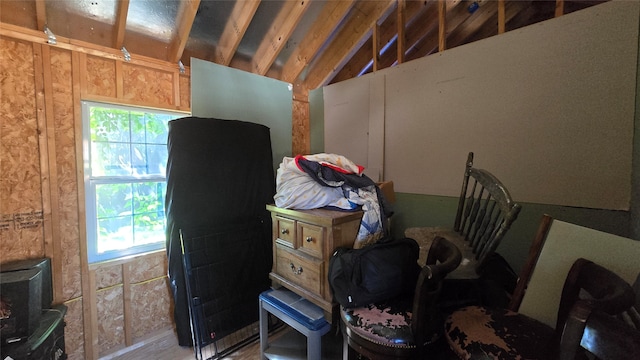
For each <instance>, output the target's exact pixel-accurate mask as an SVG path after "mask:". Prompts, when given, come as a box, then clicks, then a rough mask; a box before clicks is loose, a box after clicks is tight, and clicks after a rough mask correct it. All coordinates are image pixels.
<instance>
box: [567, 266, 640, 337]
mask: <svg viewBox="0 0 640 360" xmlns="http://www.w3.org/2000/svg"><path fill="white" fill-rule="evenodd" d="M585 292H586V294H588V296H585V294H584V293H585ZM578 300H581V301H583V302H587V303H589V304H591V305H592V306H593V307H594V308H595V309H598V310H599V311H604V312H606V313H607V314H610V315H618V314H620V313H622V312H624V311H626V310H628V309H629V308H631V307H632V306H633V305H634V304H635V301H636V295H635V293H634V291H633V288H632V287H631V285H629V283H627V282H626V281H625V280H624V279H622V278H621V277H620V276H618V275H617V274H616V273H614V272H613V271H611V270H609V269H607V268H605V267H603V266H601V265H598V264H596V263H594V262H593V261H590V260H586V259H583V258H579V259H577V260H576V261H575V262H574V263H573V265H572V266H571V269H569V273H568V274H567V277H566V279H565V282H564V286H563V287H562V295H561V297H560V305H559V306H558V318H557V322H556V332H559V331H562V328H563V326H564V323H565V321H566V320H567V316H569V312H570V311H571V308H572V307H573V305H574V304H576V303H577V302H578Z"/></svg>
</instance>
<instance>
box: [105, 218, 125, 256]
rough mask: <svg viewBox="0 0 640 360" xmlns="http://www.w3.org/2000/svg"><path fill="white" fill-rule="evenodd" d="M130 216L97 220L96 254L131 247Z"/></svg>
mask: <svg viewBox="0 0 640 360" xmlns="http://www.w3.org/2000/svg"><path fill="white" fill-rule="evenodd" d="M131 220H132V216H116V217H113V218H105V219H98V253H103V252H105V251H109V250H118V249H126V248H128V247H131V246H132V245H133V227H132V225H131Z"/></svg>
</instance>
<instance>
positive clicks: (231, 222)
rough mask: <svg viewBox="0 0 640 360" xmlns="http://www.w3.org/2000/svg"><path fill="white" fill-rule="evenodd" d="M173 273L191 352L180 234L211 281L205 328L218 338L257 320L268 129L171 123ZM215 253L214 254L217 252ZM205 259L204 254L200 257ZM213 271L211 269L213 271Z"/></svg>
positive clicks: (271, 181)
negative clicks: (193, 244)
mask: <svg viewBox="0 0 640 360" xmlns="http://www.w3.org/2000/svg"><path fill="white" fill-rule="evenodd" d="M167 144H168V145H167V146H168V161H167V193H166V199H165V212H166V217H167V239H166V241H167V244H166V245H167V256H168V272H169V274H168V275H169V281H170V285H171V289H172V291H173V297H174V302H175V309H174V317H175V322H176V328H177V333H178V342H179V344H180V345H181V346H189V345H191V344H192V338H191V329H190V323H189V307H188V304H189V303H188V300H187V293H186V289H185V277H184V270H183V263H182V254H181V242H180V241H181V240H180V233H182V234H183V237H187V238H189V239H193V241H207V243H206V244H201V245H202V246H203V248H206V249H207V254H206V256H204V257H201V259H200V260H199V261H200V262H202V261H204V262H208V264H207V266H208V270H207V271H208V274H207V276H201V278H202V279H206V281H202V282H203V283H201V284H197V286H198V287H200V288H202V289H207V291H206V293H207V294H209V295H211V294H213V295H212V296H213V298H212V299H208V304H207V308H208V309H213V311H212V312H213V314H211V311H210V312H209V313H208V314H207V319H206V320H205V322H206V323H208V324H211V326H213V327H214V329H211V331H212V332H215V334H216V335H215V336H216V337H218V338H221V337H223V336H224V335H225V334H229V333H232V332H234V331H236V330H238V329H241V328H243V327H245V326H247V325H249V324H251V323H252V322H254V321H257V319H258V305H257V304H258V295H259V294H260V293H261V292H262V291H264V290H266V289H268V288H269V286H270V280H269V271H270V270H271V266H272V262H273V259H272V248H271V217H270V214H269V212H268V211H267V210H266V207H265V205H266V204H268V203H272V202H273V195H274V194H275V177H274V171H273V162H272V153H271V140H270V132H269V128H268V127H266V126H263V125H260V124H254V123H249V122H244V121H236V120H221V119H213V118H198V117H185V118H181V119H176V120H172V121H170V122H169V138H168V143H167ZM212 249H213V250H212ZM203 255H204V253H203ZM209 265H211V266H209Z"/></svg>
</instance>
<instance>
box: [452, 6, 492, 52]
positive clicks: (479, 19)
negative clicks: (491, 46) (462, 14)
mask: <svg viewBox="0 0 640 360" xmlns="http://www.w3.org/2000/svg"><path fill="white" fill-rule="evenodd" d="M497 17H498V5H497V3H496V2H495V1H487V2H485V3H484V4H482V6H481V7H480V8H479V9H478V10H476V12H475V13H473V16H470V17H469V18H467V20H466V21H465V22H463V23H461V24H460V25H458V26H457V27H456V29H455V30H454V31H452V32H451V34H450V41H451V44H452V45H454V46H458V45H461V44H463V43H464V42H465V40H466V39H468V38H469V37H471V36H472V35H473V34H475V33H476V32H478V30H479V29H481V28H482V27H483V26H484V25H485V24H488V23H493V24H497ZM492 20H493V21H492ZM491 32H492V33H493V34H497V32H498V28H497V26H495V27H494V26H492V27H491Z"/></svg>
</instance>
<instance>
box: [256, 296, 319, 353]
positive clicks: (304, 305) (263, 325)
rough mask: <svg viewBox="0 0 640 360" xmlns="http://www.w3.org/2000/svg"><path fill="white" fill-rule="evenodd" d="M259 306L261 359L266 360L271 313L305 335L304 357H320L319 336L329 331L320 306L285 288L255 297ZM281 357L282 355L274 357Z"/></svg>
mask: <svg viewBox="0 0 640 360" xmlns="http://www.w3.org/2000/svg"><path fill="white" fill-rule="evenodd" d="M258 302H259V305H260V358H261V359H269V358H270V357H269V351H268V349H269V344H268V339H267V337H268V335H269V329H268V314H269V313H271V314H273V315H274V316H275V317H277V318H278V319H280V320H282V321H284V322H285V323H286V324H287V325H289V326H291V327H292V328H294V329H296V330H297V331H298V332H300V333H302V334H303V335H304V336H306V337H307V359H309V360H320V359H321V358H322V346H321V337H322V335H324V334H326V333H327V332H329V330H330V329H331V324H329V322H327V320H326V319H325V318H324V312H323V311H322V309H321V308H320V307H318V306H317V305H315V304H313V303H311V302H310V301H308V300H306V299H304V298H303V297H301V296H299V295H298V294H296V293H294V292H292V291H290V290H287V289H284V288H280V289H276V290H274V289H270V290H267V291H264V292H263V293H262V294H260V296H259V297H258ZM276 357H277V358H282V357H281V356H276Z"/></svg>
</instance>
